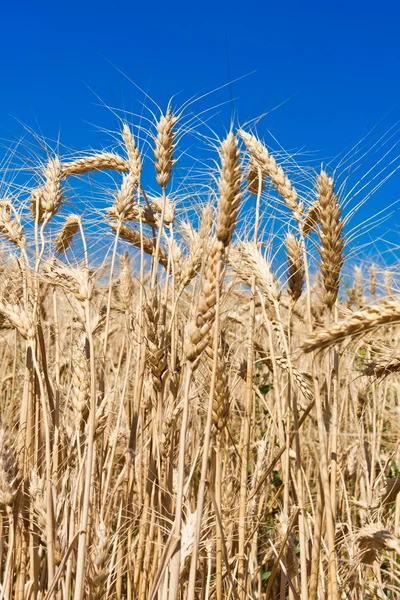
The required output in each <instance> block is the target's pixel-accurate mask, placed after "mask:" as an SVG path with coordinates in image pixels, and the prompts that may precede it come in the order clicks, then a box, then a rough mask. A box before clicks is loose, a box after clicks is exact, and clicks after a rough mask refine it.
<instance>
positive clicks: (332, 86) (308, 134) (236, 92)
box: [0, 0, 400, 233]
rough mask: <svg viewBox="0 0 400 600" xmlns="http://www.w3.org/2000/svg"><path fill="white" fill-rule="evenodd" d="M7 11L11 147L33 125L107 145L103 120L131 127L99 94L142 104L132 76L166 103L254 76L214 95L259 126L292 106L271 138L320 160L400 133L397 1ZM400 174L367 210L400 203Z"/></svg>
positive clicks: (78, 144) (123, 103) (133, 106)
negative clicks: (365, 139) (370, 137)
mask: <svg viewBox="0 0 400 600" xmlns="http://www.w3.org/2000/svg"><path fill="white" fill-rule="evenodd" d="M1 17H2V19H1V20H2V27H1V35H0V53H1V54H0V55H1V57H2V59H1V61H0V82H1V93H0V115H1V120H0V137H1V138H2V139H3V140H4V141H3V143H2V145H3V146H4V147H7V142H6V141H5V140H9V139H16V138H18V136H19V135H20V134H21V125H20V122H21V121H22V122H24V123H26V124H28V125H29V126H31V127H33V128H34V129H36V130H38V131H39V130H40V131H41V132H42V134H43V135H44V136H45V137H46V138H50V139H56V138H57V137H58V136H59V135H60V137H61V139H62V141H63V143H64V144H65V145H67V146H69V147H73V148H75V149H79V148H87V147H88V146H93V147H100V146H102V145H103V144H105V143H107V137H106V136H105V134H104V132H100V131H99V130H98V129H97V127H104V128H108V129H115V128H116V126H117V122H116V120H115V118H114V117H113V115H112V114H111V113H110V112H109V111H107V110H106V109H104V108H103V107H101V106H100V104H101V103H100V102H99V98H100V99H101V101H102V102H105V103H106V104H108V105H113V106H117V107H119V108H122V109H125V110H127V111H130V110H132V111H136V112H137V111H138V110H139V108H140V107H139V102H138V101H142V100H143V97H142V96H141V95H140V94H139V93H138V92H137V91H136V90H135V88H134V86H133V85H132V84H130V83H129V82H128V81H127V80H126V78H124V76H123V75H121V73H120V72H119V70H120V71H122V72H124V73H125V74H126V75H127V76H129V77H130V78H131V79H132V80H134V81H135V82H136V83H137V84H138V85H139V86H141V87H142V88H143V89H145V90H146V91H148V93H149V94H150V95H151V96H152V97H153V98H154V99H156V100H157V102H159V103H160V104H161V105H162V106H165V104H166V102H167V100H168V99H169V98H170V97H171V96H172V95H173V94H176V93H179V95H178V100H179V102H183V101H184V100H185V99H187V98H188V97H190V96H191V95H193V94H195V93H198V92H201V91H208V90H212V89H214V88H217V87H219V86H221V85H223V84H225V83H227V81H228V80H233V79H236V78H239V77H242V76H245V75H247V77H245V78H243V79H241V80H240V81H238V82H236V83H234V84H233V85H232V86H231V87H229V88H228V87H226V88H224V89H223V90H221V91H219V92H217V93H215V94H213V95H211V96H210V97H209V99H208V100H207V103H208V104H209V106H213V105H214V104H215V105H216V104H219V103H221V102H228V101H229V98H230V94H232V95H233V97H234V107H235V116H236V121H240V122H245V121H247V120H248V119H249V118H254V117H256V116H257V115H259V114H261V113H264V112H268V111H271V109H273V108H275V107H277V106H279V105H280V106H279V108H277V110H275V111H273V112H272V113H271V114H269V115H268V116H266V117H265V119H263V121H262V122H261V124H260V127H259V131H260V134H261V135H264V134H265V133H266V132H267V131H269V132H271V133H272V134H273V135H274V136H275V137H276V138H277V140H278V141H279V143H280V144H281V145H282V146H283V147H284V148H286V149H287V150H293V149H299V148H302V149H303V150H304V151H307V152H317V154H316V155H315V156H317V157H318V158H319V157H324V158H326V159H329V158H331V157H333V156H336V155H337V154H338V153H340V152H342V151H346V149H348V148H349V147H351V146H353V145H354V144H356V143H357V142H358V141H359V140H360V138H362V136H364V135H365V134H366V132H367V131H368V130H369V129H370V128H371V127H374V126H375V127H376V130H375V131H376V133H377V135H381V134H384V133H385V132H386V131H388V130H389V129H390V128H391V127H392V128H393V130H392V131H393V132H395V131H396V129H397V125H396V124H397V121H398V120H399V117H400V78H399V64H400V50H399V46H400V44H399V22H400V6H399V4H398V3H397V2H395V1H392V2H388V1H387V0H383V1H381V2H368V1H366V2H360V1H357V2H342V1H339V2H330V3H325V2H294V1H292V0H290V1H286V2H281V3H277V2H274V3H273V2H269V1H266V2H261V1H257V2H250V1H249V2H245V1H242V2H237V1H232V2H227V1H225V0H224V1H218V0H215V1H214V2H211V1H209V0H206V1H202V2H198V3H194V2H183V1H182V0H179V1H176V0H174V1H169V2H147V3H146V2H125V1H122V2H116V3H112V2H108V3H105V2H103V3H101V2H98V3H94V2H87V1H86V2H80V3H78V2H74V1H72V2H68V3H66V2H62V3H60V2H52V3H50V2H40V3H28V2H24V1H22V2H20V3H17V2H14V3H13V2H7V3H6V4H4V3H3V7H2V15H1ZM202 106H203V107H204V102H203V105H202ZM230 114H231V105H229V104H227V105H226V106H225V107H224V108H222V109H221V110H220V112H219V114H217V115H216V116H215V117H214V121H213V126H215V127H216V129H218V127H221V130H223V128H224V127H225V128H226V127H227V126H228V125H229V119H230ZM396 140H397V141H398V140H399V135H398V134H396V133H394V137H393V138H392V142H393V143H394V142H395V141H396ZM0 152H1V151H0ZM395 154H396V151H395ZM393 158H394V155H393V154H391V160H392V159H393ZM399 180H400V177H399V175H398V173H397V174H396V175H395V176H394V177H393V178H392V179H391V180H390V182H388V183H387V184H386V185H385V187H384V188H383V190H381V191H380V192H378V193H377V195H376V197H375V198H374V199H372V200H371V201H370V203H369V204H368V206H367V207H365V208H363V209H362V211H361V212H360V215H359V216H360V217H361V218H366V217H368V216H369V215H370V214H372V213H373V212H374V211H375V210H377V209H379V208H381V207H382V206H384V205H388V204H389V203H390V202H393V201H395V200H397V199H399V198H400V193H399V189H400V187H399V183H400V181H399ZM399 223H400V219H399V217H398V215H397V214H396V215H395V216H394V218H393V219H392V220H391V221H390V222H389V223H388V224H387V227H390V228H392V229H393V230H394V231H396V232H397V228H398V225H399ZM397 233H398V232H397Z"/></svg>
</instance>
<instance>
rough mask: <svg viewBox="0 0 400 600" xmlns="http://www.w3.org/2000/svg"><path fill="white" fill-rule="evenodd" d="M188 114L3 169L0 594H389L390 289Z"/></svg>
mask: <svg viewBox="0 0 400 600" xmlns="http://www.w3.org/2000/svg"><path fill="white" fill-rule="evenodd" d="M146 104H147V103H146ZM190 106H192V107H193V106H194V105H193V104H191V105H190ZM187 108H188V104H186V105H184V106H183V107H182V108H181V109H179V110H178V111H177V112H176V113H172V111H171V110H166V111H165V112H161V111H160V112H159V113H158V115H156V116H155V115H154V114H153V113H151V112H148V106H144V107H143V114H142V116H141V118H140V121H139V119H138V121H139V122H138V123H137V125H136V124H133V125H132V126H129V127H128V125H127V124H122V132H121V133H120V138H121V150H120V154H121V156H119V155H118V154H115V153H113V152H97V153H94V152H92V151H89V152H87V153H83V154H80V155H74V157H73V158H65V157H64V158H62V157H58V156H57V154H53V153H51V154H50V153H49V154H48V155H47V156H45V158H44V160H39V161H38V165H35V183H34V186H35V187H34V188H32V181H31V179H30V177H31V175H29V177H26V160H25V159H26V157H24V158H23V161H24V168H23V169H20V170H19V171H18V174H17V175H16V177H15V179H13V178H9V180H7V178H8V174H7V173H5V174H4V181H3V182H2V186H3V189H5V190H7V193H6V194H5V195H4V197H3V199H2V200H0V237H1V248H0V334H1V335H0V598H2V599H3V600H5V599H7V600H9V599H11V598H13V599H14V598H15V599H16V600H23V599H24V598H26V599H27V600H28V598H30V599H31V600H50V598H51V599H52V600H71V599H74V600H83V598H84V597H85V596H88V598H94V599H95V600H96V599H100V598H105V599H107V598H108V599H109V600H111V599H112V598H115V599H116V600H125V599H126V600H134V599H136V598H138V599H140V600H156V599H157V600H197V598H199V599H201V600H203V599H205V598H215V599H216V600H223V599H224V598H232V600H233V599H234V598H235V599H236V600H237V599H238V598H239V599H240V600H241V599H243V600H244V599H245V598H246V599H247V598H254V599H255V598H257V599H260V600H265V599H271V598H279V599H280V600H294V599H295V598H301V599H302V600H307V598H308V600H318V599H320V598H326V599H327V600H338V598H339V597H340V598H353V597H354V598H356V599H357V600H361V599H364V598H372V597H379V598H384V597H393V598H394V597H397V595H398V593H399V590H400V585H399V582H400V568H399V565H398V564H397V562H396V560H395V556H396V553H398V551H399V548H400V539H399V537H398V528H399V523H400V477H399V464H400V451H399V448H398V438H399V432H400V429H399V420H398V413H399V407H398V404H399V402H398V389H399V385H400V384H399V381H400V361H399V352H398V346H399V339H400V304H399V301H398V298H397V297H396V296H395V291H396V288H397V285H398V282H397V275H396V272H395V270H394V268H393V267H392V268H390V270H389V266H388V265H385V264H384V259H385V253H380V252H379V251H380V248H381V247H382V246H381V244H382V241H381V240H379V241H377V242H376V244H375V245H374V249H375V250H376V254H377V256H376V263H377V264H379V273H378V268H377V267H372V268H371V270H370V273H369V277H368V273H367V269H366V268H365V265H366V264H367V263H366V257H364V256H362V255H361V251H359V248H357V244H358V237H356V236H351V235H349V236H348V238H347V239H346V245H347V244H348V249H347V248H346V256H345V254H344V250H345V245H344V231H343V223H347V221H348V219H349V218H350V216H351V217H352V218H354V219H358V215H357V212H356V211H355V210H353V208H355V206H354V205H352V203H353V198H352V197H350V196H349V197H347V198H345V197H343V204H342V202H341V201H339V197H342V193H343V189H344V186H340V187H339V186H337V189H338V190H339V192H338V193H336V192H335V189H334V186H333V182H332V180H331V179H330V177H329V176H328V175H327V174H326V173H325V172H324V171H322V172H321V173H320V174H319V175H318V177H317V178H315V174H314V170H313V169H312V168H308V167H307V166H306V164H305V160H303V159H304V156H302V157H301V158H300V160H299V163H300V164H296V162H297V160H298V155H296V156H289V155H288V158H287V160H286V161H285V162H286V164H287V165H289V164H290V172H289V170H287V171H286V172H285V171H284V170H283V168H282V167H283V164H282V166H280V165H279V161H280V159H278V155H276V156H271V154H270V152H269V151H268V150H267V149H266V148H265V146H264V145H263V144H262V143H260V142H259V141H258V138H257V137H256V136H255V135H254V136H253V135H250V134H247V133H245V132H243V131H242V130H240V134H238V138H236V136H235V135H234V134H233V133H232V132H230V133H228V134H227V135H226V137H225V138H224V139H223V141H222V143H221V145H220V148H219V151H220V152H219V154H220V164H217V165H216V164H215V161H213V160H212V159H213V150H215V148H211V147H210V148H208V147H207V148H204V147H203V148H202V149H201V150H199V145H203V144H205V145H206V146H208V144H209V140H210V135H209V134H210V130H209V129H207V130H206V131H204V129H203V127H204V125H206V127H207V128H208V127H209V125H210V123H209V122H208V121H207V123H205V122H204V120H203V115H204V113H202V115H193V114H192V108H191V109H190V113H188V112H187ZM157 110H158V109H157ZM176 115H179V120H178V119H177V117H176ZM198 117H199V118H198ZM131 118H132V120H133V122H134V121H135V119H136V117H135V115H133V114H132V115H131ZM194 123H195V125H194ZM152 127H153V132H152V130H151V128H152ZM136 139H137V140H140V147H141V152H140V153H139V150H138V147H137V145H136V141H135V140H136ZM193 141H194V143H193V144H192V142H193ZM242 142H243V148H244V152H243V154H241V153H240V152H239V144H242ZM189 144H190V145H189ZM48 147H49V145H48ZM149 148H153V149H154V157H153V155H152V154H151V153H150V155H149V152H148V149H149ZM364 149H365V148H363V158H364V156H365V155H364ZM376 149H377V146H376V145H375V146H374V152H375V151H376ZM30 151H31V147H30ZM197 152H198V154H197ZM30 156H31V154H30ZM179 156H181V157H182V160H179V161H178V162H176V158H177V157H179ZM280 156H282V153H280ZM374 156H375V154H374ZM13 159H15V160H18V156H17V155H15V156H13ZM356 160H357V157H356ZM142 161H143V173H145V176H144V177H142ZM10 164H11V163H10ZM356 164H357V165H359V164H360V163H359V162H358V160H357V162H356ZM379 164H381V163H379ZM341 165H342V169H343V170H342V171H341V172H339V167H337V169H336V171H337V172H338V178H339V177H344V178H345V179H346V181H347V174H348V173H347V167H346V163H341ZM36 167H37V168H36ZM360 169H362V167H361V165H360ZM104 170H108V171H109V172H108V173H99V171H104ZM7 171H8V168H7ZM358 173H360V171H359V170H358V169H355V170H354V171H352V173H351V174H350V177H351V178H357V176H358ZM77 176H78V177H80V179H79V180H78V181H77V180H76V179H71V177H74V178H75V177H77ZM289 177H290V178H289ZM291 179H293V181H291ZM315 179H317V180H316V182H315ZM293 182H295V183H296V189H295V187H294V185H293ZM315 183H316V185H315ZM355 183H356V187H355V188H354V190H355V192H354V198H357V201H358V199H360V195H359V193H358V192H357V186H360V187H362V188H363V189H365V188H364V187H363V186H364V185H365V178H363V177H362V178H360V179H359V180H358V181H357V180H356V181H355ZM150 190H151V191H150ZM154 190H156V191H154ZM157 190H158V191H157ZM316 196H317V197H316ZM99 201H100V202H101V204H99ZM29 204H30V207H31V211H29ZM349 205H350V208H349V214H348V215H345V216H344V218H343V221H342V216H341V210H342V208H343V212H344V210H345V208H346V209H347V207H348V206H349ZM72 206H73V207H74V208H73V209H72V208H71V207H72ZM303 206H305V207H307V208H305V209H303ZM104 207H105V209H104ZM71 210H73V211H74V212H73V214H71ZM357 233H358V232H357ZM371 235H372V233H371ZM100 237H101V240H100ZM99 242H100V243H99ZM379 254H380V255H379ZM355 256H357V260H355V258H354V257H355ZM390 256H391V261H392V253H391V255H390ZM345 259H346V264H344V260H345ZM318 264H319V265H320V270H318V268H317V267H318ZM160 266H161V268H160ZM385 272H386V275H384V273H385ZM381 274H382V275H381ZM379 284H381V285H379ZM346 288H348V289H349V290H350V293H349V294H348V296H349V297H348V299H347V301H346V299H345V295H346V294H345V291H346ZM368 289H369V292H370V293H368V292H367V290H368ZM372 299H373V304H372V302H371V300H372ZM321 350H322V351H321ZM339 359H340V360H339ZM396 594H397V595H396Z"/></svg>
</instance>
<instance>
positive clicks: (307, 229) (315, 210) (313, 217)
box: [302, 200, 321, 237]
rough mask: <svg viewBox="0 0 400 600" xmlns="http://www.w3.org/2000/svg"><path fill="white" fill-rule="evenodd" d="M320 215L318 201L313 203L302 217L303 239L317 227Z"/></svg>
mask: <svg viewBox="0 0 400 600" xmlns="http://www.w3.org/2000/svg"><path fill="white" fill-rule="evenodd" d="M320 214H321V207H320V204H319V202H318V200H316V201H315V202H313V204H312V205H311V206H310V208H309V209H308V211H307V212H306V214H305V215H304V220H303V225H302V231H303V235H304V237H306V236H307V235H310V233H311V232H312V231H313V230H314V228H315V227H316V226H317V225H318V223H319V219H320Z"/></svg>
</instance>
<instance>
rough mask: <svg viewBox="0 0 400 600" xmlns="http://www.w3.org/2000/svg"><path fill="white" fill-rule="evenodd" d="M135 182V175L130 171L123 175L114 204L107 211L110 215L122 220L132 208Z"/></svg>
mask: <svg viewBox="0 0 400 600" xmlns="http://www.w3.org/2000/svg"><path fill="white" fill-rule="evenodd" d="M136 184H137V182H136V179H135V176H134V175H133V174H132V173H131V172H129V173H128V174H127V175H124V176H123V178H122V184H121V187H120V189H119V190H118V191H117V193H116V196H115V202H114V206H113V207H112V211H111V210H110V211H109V212H110V214H111V216H113V217H115V218H116V219H118V220H119V221H124V220H125V219H126V217H127V216H128V215H129V214H130V213H131V212H132V211H133V210H134V207H135V205H134V201H135V189H136Z"/></svg>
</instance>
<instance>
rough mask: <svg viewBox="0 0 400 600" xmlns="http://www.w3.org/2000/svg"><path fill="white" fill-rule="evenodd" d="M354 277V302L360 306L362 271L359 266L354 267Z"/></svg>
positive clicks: (362, 298)
mask: <svg viewBox="0 0 400 600" xmlns="http://www.w3.org/2000/svg"><path fill="white" fill-rule="evenodd" d="M354 279H355V296H356V303H357V305H358V306H359V307H361V306H362V304H363V300H364V282H363V273H362V269H361V267H358V266H355V267H354Z"/></svg>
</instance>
